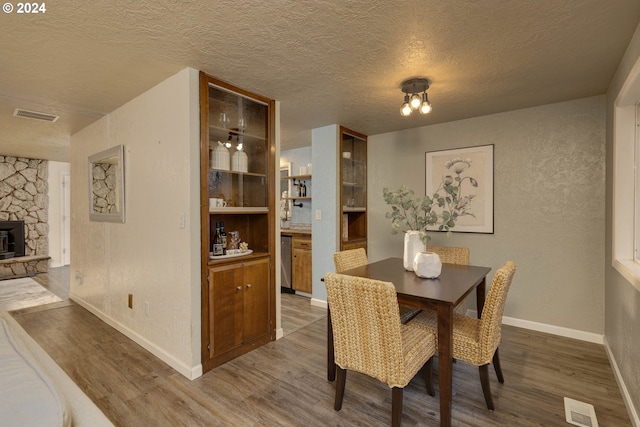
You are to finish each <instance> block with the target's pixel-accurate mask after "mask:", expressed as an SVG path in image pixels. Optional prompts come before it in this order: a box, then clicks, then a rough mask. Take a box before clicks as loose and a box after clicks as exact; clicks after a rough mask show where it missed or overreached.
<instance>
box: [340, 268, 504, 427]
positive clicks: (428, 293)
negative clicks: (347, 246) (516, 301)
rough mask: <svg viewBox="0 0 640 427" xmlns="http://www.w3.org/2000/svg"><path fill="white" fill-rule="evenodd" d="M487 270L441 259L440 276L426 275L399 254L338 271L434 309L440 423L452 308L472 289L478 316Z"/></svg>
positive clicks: (447, 388)
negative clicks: (384, 284)
mask: <svg viewBox="0 0 640 427" xmlns="http://www.w3.org/2000/svg"><path fill="white" fill-rule="evenodd" d="M490 271H491V268H490V267H480V266H474V265H457V264H446V263H443V264H442V271H441V273H440V276H438V277H437V278H434V279H426V278H421V277H418V276H417V275H416V274H415V273H414V272H413V271H407V270H405V268H404V265H403V260H402V258H387V259H383V260H380V261H376V262H372V263H370V264H366V265H363V266H360V267H356V268H353V269H350V270H346V271H344V272H342V274H345V275H349V276H358V277H366V278H369V279H374V280H381V281H384V282H391V283H393V284H394V286H395V288H396V294H397V297H398V303H399V304H403V305H408V306H412V307H417V308H420V309H423V310H434V311H435V312H436V313H437V318H438V381H439V394H440V425H441V426H450V425H451V396H452V388H453V387H452V384H453V310H454V308H455V307H456V306H457V305H458V304H460V303H461V302H462V301H463V300H464V299H465V298H466V297H467V296H468V295H469V294H471V292H473V290H474V289H475V291H476V304H477V308H478V310H477V312H478V318H479V317H480V315H481V314H482V308H483V307H484V300H485V292H486V276H487V274H488V273H489V272H490ZM330 313H331V306H329V316H327V322H328V323H327V379H328V380H329V381H334V380H335V377H336V365H335V361H334V360H335V359H334V351H333V329H332V327H331V314H330Z"/></svg>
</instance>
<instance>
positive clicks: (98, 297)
mask: <svg viewBox="0 0 640 427" xmlns="http://www.w3.org/2000/svg"><path fill="white" fill-rule="evenodd" d="M198 111H199V105H198V72H197V71H196V70H193V69H184V70H182V71H181V72H179V73H178V74H176V75H174V76H172V77H170V78H169V79H167V80H165V81H164V82H162V83H160V84H158V85H157V86H156V87H154V88H152V89H150V90H149V91H147V92H146V93H144V94H142V95H140V96H139V97H137V98H136V99H134V100H132V101H131V102H129V103H127V104H125V105H124V106H122V107H120V108H118V109H117V110H115V111H114V112H112V113H111V114H109V115H107V116H106V117H104V118H102V119H101V120H99V121H97V122H95V123H94V124H92V125H90V126H89V127H87V128H85V129H83V130H82V131H80V132H78V133H77V134H75V135H73V136H72V138H71V171H72V186H71V206H72V221H73V227H72V231H71V295H72V298H73V299H74V300H75V301H77V302H79V303H81V304H82V305H83V306H85V307H87V308H89V309H90V310H91V311H93V312H94V313H96V314H97V315H98V316H99V317H101V318H102V319H103V320H105V321H106V322H107V323H109V324H111V325H112V326H114V327H116V329H118V330H120V331H121V332H123V333H125V334H126V335H128V336H129V337H131V338H132V339H133V340H134V341H136V342H138V344H140V345H142V346H143V347H145V348H147V349H148V350H149V351H151V352H152V353H154V354H155V355H156V356H158V357H160V358H161V359H162V360H164V361H165V362H166V363H168V364H169V365H171V366H172V367H173V368H175V369H176V370H178V371H179V372H180V373H182V374H183V375H185V376H187V377H190V378H193V377H195V376H198V375H200V373H201V366H200V233H199V230H200V222H199V205H200V200H199V188H200V186H199V160H198V159H199V134H200V132H199V113H198ZM118 144H123V145H124V163H125V182H126V186H125V199H126V222H125V223H124V224H118V223H107V222H90V221H89V207H88V194H89V190H88V184H87V180H88V178H87V176H88V171H87V158H88V156H90V155H92V154H94V153H97V152H100V151H102V150H105V149H108V148H111V147H113V146H116V145H118ZM183 213H184V214H185V215H186V217H185V219H186V226H185V228H180V227H179V221H180V216H181V215H182V214H183ZM76 274H79V275H81V276H82V280H81V281H80V280H77V279H76ZM130 293H131V294H133V301H134V302H133V309H129V308H128V307H127V295H128V294H130ZM145 302H147V303H148V304H149V308H150V310H149V316H147V315H146V314H145V309H144V305H145Z"/></svg>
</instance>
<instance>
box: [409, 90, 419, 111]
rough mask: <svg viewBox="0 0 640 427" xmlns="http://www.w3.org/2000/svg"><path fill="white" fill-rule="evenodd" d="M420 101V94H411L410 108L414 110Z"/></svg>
mask: <svg viewBox="0 0 640 427" xmlns="http://www.w3.org/2000/svg"><path fill="white" fill-rule="evenodd" d="M421 103H422V100H421V99H420V95H418V94H417V93H414V94H413V95H411V108H413V109H414V110H415V109H417V108H418V107H419V106H420V104H421Z"/></svg>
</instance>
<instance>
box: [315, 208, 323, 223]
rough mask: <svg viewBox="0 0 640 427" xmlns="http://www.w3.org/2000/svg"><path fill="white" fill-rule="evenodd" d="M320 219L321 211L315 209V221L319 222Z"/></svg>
mask: <svg viewBox="0 0 640 427" xmlns="http://www.w3.org/2000/svg"><path fill="white" fill-rule="evenodd" d="M321 219H322V211H321V210H320V209H316V221H320V220H321Z"/></svg>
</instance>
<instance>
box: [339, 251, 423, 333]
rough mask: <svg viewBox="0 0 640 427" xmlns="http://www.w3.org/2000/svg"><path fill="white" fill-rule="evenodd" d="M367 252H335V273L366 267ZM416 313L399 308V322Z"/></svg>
mask: <svg viewBox="0 0 640 427" xmlns="http://www.w3.org/2000/svg"><path fill="white" fill-rule="evenodd" d="M368 263H369V261H368V260H367V252H366V251H365V250H364V249H363V248H358V249H349V250H346V251H341V252H336V253H334V254H333V264H334V266H335V268H336V273H343V272H345V271H347V270H351V269H352V268H356V267H362V266H363V265H367V264H368ZM418 313H420V309H419V308H414V307H409V306H406V305H401V306H400V322H402V323H407V322H408V321H409V320H411V319H413V318H414V317H415V316H416V315H417V314H418Z"/></svg>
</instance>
